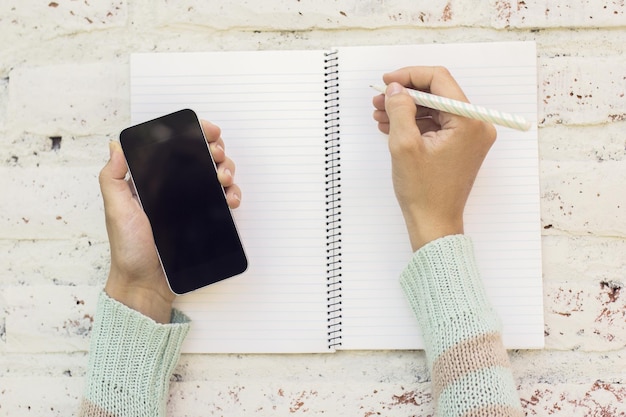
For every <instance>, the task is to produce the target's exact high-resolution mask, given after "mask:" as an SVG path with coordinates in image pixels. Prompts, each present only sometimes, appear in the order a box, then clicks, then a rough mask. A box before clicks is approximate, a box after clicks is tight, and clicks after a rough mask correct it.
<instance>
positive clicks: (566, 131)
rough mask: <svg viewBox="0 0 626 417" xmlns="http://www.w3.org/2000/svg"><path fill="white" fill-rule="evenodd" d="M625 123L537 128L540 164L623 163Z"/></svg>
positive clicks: (625, 150) (625, 155)
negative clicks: (543, 162)
mask: <svg viewBox="0 0 626 417" xmlns="http://www.w3.org/2000/svg"><path fill="white" fill-rule="evenodd" d="M624 132H626V121H622V122H614V123H607V124H601V125H591V126H566V125H551V126H548V127H544V128H542V129H541V133H540V140H539V155H541V159H542V160H544V161H547V160H552V161H589V162H592V161H595V162H605V161H624V160H625V159H626V135H624Z"/></svg>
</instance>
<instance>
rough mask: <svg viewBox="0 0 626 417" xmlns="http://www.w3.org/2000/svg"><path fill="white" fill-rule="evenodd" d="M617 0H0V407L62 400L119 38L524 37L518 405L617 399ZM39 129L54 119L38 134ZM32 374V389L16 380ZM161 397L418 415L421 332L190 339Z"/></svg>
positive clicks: (123, 46) (83, 342) (98, 268)
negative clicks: (531, 143) (531, 54)
mask: <svg viewBox="0 0 626 417" xmlns="http://www.w3.org/2000/svg"><path fill="white" fill-rule="evenodd" d="M625 13H626V6H625V5H624V1H623V0H575V1H565V0H515V1H514V0H489V1H483V2H475V1H469V0H449V1H445V2H428V1H415V0H386V1H385V0H366V1H356V0H332V1H331V0H317V1H312V0H268V1H266V2H258V1H251V0H232V1H228V2H225V1H216V0H202V1H200V0H177V1H171V0H169V1H168V0H156V1H153V0H113V1H111V0H109V1H107V0H102V1H97V2H96V1H77V0H54V1H51V0H46V1H37V0H5V1H3V2H1V3H0V191H1V192H2V194H1V195H2V197H1V198H0V416H68V415H74V414H75V411H76V407H77V405H78V401H79V398H80V394H81V390H82V386H83V379H82V378H83V376H84V372H85V366H86V360H87V358H86V355H85V350H86V348H87V343H88V333H89V330H90V323H91V320H92V316H93V310H94V302H95V296H96V294H97V292H98V290H99V289H100V288H101V286H102V284H103V283H104V280H105V279H106V274H107V269H108V258H107V257H108V243H107V241H106V233H105V229H104V224H103V216H102V208H101V202H100V195H99V190H98V184H97V175H98V172H99V170H100V168H101V166H102V165H103V163H104V162H105V161H106V159H107V157H108V150H107V142H108V141H109V140H110V139H112V138H115V137H116V136H117V133H118V132H119V130H121V129H122V128H123V127H125V126H126V124H127V123H128V119H129V109H128V99H129V94H128V82H129V80H128V56H129V54H130V53H131V52H137V51H198V50H234V49H299V48H325V47H329V46H332V45H358V44H372V43H375V44H387V43H392V44H393V43H409V42H416V43H432V42H462V41H497V40H536V41H537V44H538V64H539V79H538V91H539V103H538V109H539V120H540V121H541V123H540V132H539V137H540V158H541V184H542V185H541V187H542V190H541V192H542V227H543V229H542V230H543V235H544V237H543V255H544V292H545V297H544V301H545V335H546V336H545V337H546V339H545V340H546V349H545V350H543V351H515V352H511V357H512V363H513V366H514V369H515V374H516V378H517V381H518V384H519V391H520V395H521V397H522V401H523V403H524V406H525V408H526V412H527V415H532V416H535V415H536V416H545V415H559V416H588V415H592V416H625V415H626V405H625V402H626V388H625V385H624V384H625V383H626V290H624V289H623V288H624V285H625V284H626V278H624V276H625V275H626V256H625V254H626V197H625V196H626V193H625V192H624V181H625V179H626V168H625V165H624V164H625V163H626V101H625V100H626V99H625V97H624V94H626V59H625V58H624V56H626V50H625V49H626V16H625ZM51 136H61V137H62V139H61V142H60V148H59V149H56V150H52V140H51V139H50V137H51ZM34 394H36V395H34ZM169 409H170V411H171V414H172V415H179V416H182V415H190V416H199V415H205V416H207V415H224V416H229V415H255V416H264V415H271V416H276V415H300V414H306V415H329V413H330V414H331V415H346V416H372V415H385V416H409V415H420V416H422V415H423V416H426V415H429V414H431V413H432V403H431V398H430V389H429V376H428V375H427V373H426V371H425V362H424V356H423V353H422V352H342V353H338V354H333V355H287V356H283V355H275V356H272V355H188V356H184V357H183V358H182V359H181V362H180V364H179V366H178V367H177V368H176V371H175V378H174V382H173V384H172V390H171V401H170V404H169Z"/></svg>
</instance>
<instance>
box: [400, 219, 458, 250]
mask: <svg viewBox="0 0 626 417" xmlns="http://www.w3.org/2000/svg"><path fill="white" fill-rule="evenodd" d="M405 222H406V226H407V231H408V233H409V240H410V242H411V248H412V250H413V252H415V251H417V250H418V249H420V248H421V247H422V246H424V245H426V244H427V243H430V242H432V241H433V240H437V239H440V238H442V237H445V236H451V235H462V234H463V233H464V227H463V219H462V217H461V218H459V219H453V220H441V219H430V220H412V219H410V218H408V219H407V218H405Z"/></svg>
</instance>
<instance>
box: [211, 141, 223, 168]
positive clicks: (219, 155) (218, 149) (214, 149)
mask: <svg viewBox="0 0 626 417" xmlns="http://www.w3.org/2000/svg"><path fill="white" fill-rule="evenodd" d="M209 149H210V150H211V155H212V156H213V161H215V163H216V164H220V163H222V162H223V161H224V160H225V159H226V152H225V151H224V142H221V139H220V140H218V141H217V142H211V143H209Z"/></svg>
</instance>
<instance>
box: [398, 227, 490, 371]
mask: <svg viewBox="0 0 626 417" xmlns="http://www.w3.org/2000/svg"><path fill="white" fill-rule="evenodd" d="M400 283H401V285H402V289H403V290H404V293H405V295H406V296H407V298H408V300H409V303H410V304H411V307H412V309H413V312H414V314H415V316H416V317H417V320H418V322H419V323H420V326H421V329H422V333H423V336H424V342H425V344H426V351H427V354H428V359H429V363H430V364H432V362H433V361H434V360H435V359H436V358H437V357H438V356H439V355H440V354H441V353H442V352H443V351H445V350H447V349H449V348H450V347H451V346H454V345H456V344H457V343H458V342H459V341H461V340H465V339H469V338H470V337H474V336H477V335H479V334H484V333H489V332H493V331H500V327H501V326H500V321H499V319H498V317H497V315H496V313H495V311H494V310H493V308H492V307H491V303H490V302H489V300H488V299H487V295H486V293H485V290H484V287H483V283H482V280H481V278H480V274H479V272H478V268H477V266H476V260H475V257H474V248H473V245H472V242H471V239H470V238H469V237H467V236H464V235H453V236H446V237H443V238H440V239H437V240H434V241H432V242H430V243H428V244H426V245H425V246H423V247H422V248H420V249H419V250H418V251H417V252H415V254H414V255H413V258H412V259H411V261H410V262H409V264H408V266H407V267H406V268H405V270H404V271H403V272H402V274H401V276H400Z"/></svg>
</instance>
